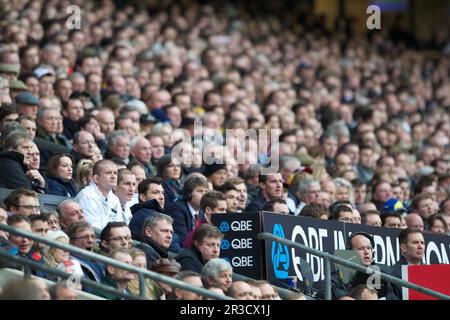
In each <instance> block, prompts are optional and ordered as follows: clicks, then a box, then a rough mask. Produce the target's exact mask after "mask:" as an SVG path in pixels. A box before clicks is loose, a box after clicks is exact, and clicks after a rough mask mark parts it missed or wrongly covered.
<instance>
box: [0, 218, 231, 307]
mask: <svg viewBox="0 0 450 320" xmlns="http://www.w3.org/2000/svg"><path fill="white" fill-rule="evenodd" d="M0 230H2V231H6V232H9V233H13V234H15V235H18V236H22V237H25V238H28V239H31V240H33V241H36V242H40V243H44V244H46V245H49V246H51V247H54V248H58V249H62V250H65V251H68V252H70V253H71V254H77V255H81V256H84V257H86V258H89V259H92V260H95V261H99V262H102V263H104V264H105V265H110V266H113V267H116V268H120V269H122V270H127V271H129V272H133V273H136V274H138V276H139V295H140V297H138V296H134V297H135V299H136V298H137V299H139V298H140V299H144V298H145V296H146V292H145V277H148V278H150V279H152V280H154V281H159V282H164V283H167V284H169V285H171V286H172V287H175V288H179V289H182V290H186V291H190V292H193V293H196V294H198V295H201V296H203V297H207V298H211V299H217V300H234V299H233V298H231V297H228V296H223V295H219V294H217V293H214V292H212V291H209V290H207V289H204V288H198V287H193V286H191V285H189V284H187V283H186V282H183V281H180V280H177V279H174V278H171V277H167V276H164V275H161V274H159V273H156V272H153V271H150V270H146V269H142V268H137V267H135V266H133V265H129V264H126V263H123V262H120V261H117V260H114V259H112V258H109V257H105V256H103V255H100V254H97V253H94V252H90V251H87V250H84V249H80V248H77V247H74V246H72V245H69V244H65V243H63V242H58V241H54V240H49V239H47V238H45V237H42V236H39V235H36V234H33V233H30V232H27V231H24V230H20V229H16V228H13V227H10V226H8V225H5V224H0ZM6 254H7V255H8V257H12V255H11V254H10V253H8V252H6ZM2 256H4V254H2ZM14 257H15V258H19V259H20V257H17V256H14ZM21 259H23V260H27V261H25V262H26V264H28V265H32V266H33V267H36V268H40V269H42V267H45V266H43V265H42V264H39V263H35V262H34V261H31V260H29V259H26V258H21ZM23 260H20V262H21V263H22V262H23ZM17 261H19V260H17ZM46 268H48V267H46ZM48 271H50V272H51V273H55V274H56V273H57V271H59V270H55V269H52V268H48ZM58 273H59V272H58ZM57 275H58V274H57ZM58 276H67V274H65V275H64V274H61V273H59V275H58ZM69 276H70V275H69ZM82 281H88V280H87V279H83V280H82ZM91 281H92V280H91ZM92 282H95V281H92ZM86 284H87V285H89V286H91V285H92V283H91V282H90V281H88V282H86ZM97 285H99V284H98V283H97ZM96 287H97V288H98V289H100V290H102V289H104V288H103V287H100V286H96ZM110 292H111V291H110ZM111 293H112V292H111ZM130 296H131V295H130Z"/></svg>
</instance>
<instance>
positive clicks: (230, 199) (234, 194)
mask: <svg viewBox="0 0 450 320" xmlns="http://www.w3.org/2000/svg"><path fill="white" fill-rule="evenodd" d="M215 190H216V191H219V192H222V193H223V194H224V195H225V196H226V197H227V211H228V212H229V213H236V212H237V211H238V209H239V200H238V198H239V192H238V190H237V189H236V187H235V186H234V185H232V184H231V183H228V182H225V183H224V184H222V185H221V186H220V187H217V188H216V189H215Z"/></svg>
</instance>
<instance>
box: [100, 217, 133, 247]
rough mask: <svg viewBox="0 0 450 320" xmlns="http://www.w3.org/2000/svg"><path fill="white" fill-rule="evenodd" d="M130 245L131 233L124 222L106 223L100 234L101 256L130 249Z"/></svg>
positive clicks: (131, 242)
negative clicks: (121, 249)
mask: <svg viewBox="0 0 450 320" xmlns="http://www.w3.org/2000/svg"><path fill="white" fill-rule="evenodd" d="M132 245H133V240H132V239H131V231H130V228H128V226H127V224H126V223H125V222H108V224H107V225H106V226H105V227H104V228H103V230H102V232H101V233H100V245H99V248H100V252H99V253H101V254H104V255H108V254H109V253H110V252H111V251H112V250H114V249H119V248H125V249H131V246H132Z"/></svg>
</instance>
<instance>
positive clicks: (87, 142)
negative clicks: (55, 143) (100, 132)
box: [70, 131, 97, 168]
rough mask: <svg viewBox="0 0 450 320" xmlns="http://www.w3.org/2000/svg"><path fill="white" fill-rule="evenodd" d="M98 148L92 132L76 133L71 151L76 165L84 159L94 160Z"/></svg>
mask: <svg viewBox="0 0 450 320" xmlns="http://www.w3.org/2000/svg"><path fill="white" fill-rule="evenodd" d="M96 147H97V145H96V143H95V140H94V136H93V135H92V134H91V133H90V132H88V131H78V132H76V133H75V134H74V136H73V149H72V150H71V151H70V154H71V155H72V156H73V159H74V163H79V162H80V161H81V160H83V159H89V160H94V158H95V152H96ZM94 162H95V161H94ZM77 168H78V167H77Z"/></svg>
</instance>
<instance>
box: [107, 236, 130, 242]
mask: <svg viewBox="0 0 450 320" xmlns="http://www.w3.org/2000/svg"><path fill="white" fill-rule="evenodd" d="M108 241H126V242H128V241H131V236H126V237H114V238H109V239H108Z"/></svg>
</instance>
